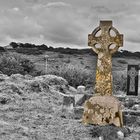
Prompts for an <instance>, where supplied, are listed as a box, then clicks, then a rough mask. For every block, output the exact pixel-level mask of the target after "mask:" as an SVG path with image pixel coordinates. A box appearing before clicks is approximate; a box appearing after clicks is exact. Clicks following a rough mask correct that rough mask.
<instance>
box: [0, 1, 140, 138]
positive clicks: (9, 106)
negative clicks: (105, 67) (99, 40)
mask: <svg viewBox="0 0 140 140" xmlns="http://www.w3.org/2000/svg"><path fill="white" fill-rule="evenodd" d="M139 7H140V1H138V0H135V1H131V0H125V1H121V0H118V1H112V0H104V1H103V0H98V1H95V0H87V1H85V0H75V1H74V0H71V1H68V0H65V1H64V0H20V1H19V0H4V1H2V0H0V18H1V21H0V46H1V47H0V140H98V139H102V137H104V139H105V140H121V139H124V140H139V139H140V76H139V86H138V96H131V97H130V96H127V95H126V94H127V88H128V87H127V67H128V65H129V64H131V65H132V64H133V65H139V68H140V47H139V45H140V38H139V34H140V30H139V25H140V20H139V19H140V15H139V13H140V8H139ZM100 20H112V21H113V26H114V27H116V28H117V29H118V30H119V31H120V33H122V34H123V35H124V46H123V47H122V48H120V49H119V51H118V52H117V53H115V54H114V55H113V58H112V73H113V94H114V96H117V97H118V99H119V100H120V101H121V102H122V110H123V112H124V113H123V115H124V116H123V119H124V127H123V128H118V127H115V126H113V125H108V126H102V127H101V126H97V125H84V124H83V123H81V118H82V111H83V110H82V107H83V103H84V101H85V100H86V99H87V98H88V97H89V96H91V95H94V90H93V89H94V86H95V73H96V63H97V55H96V54H95V53H94V52H93V51H92V50H91V48H90V47H88V45H87V42H88V34H89V33H91V32H92V31H93V30H94V29H95V28H96V27H97V26H98V25H99V21H100ZM74 100H75V101H74Z"/></svg>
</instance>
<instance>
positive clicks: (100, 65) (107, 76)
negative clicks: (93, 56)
mask: <svg viewBox="0 0 140 140" xmlns="http://www.w3.org/2000/svg"><path fill="white" fill-rule="evenodd" d="M111 30H113V31H114V33H115V36H111V34H110V31H111ZM99 31H101V35H100V36H96V35H97V33H98V32H99ZM96 44H100V46H101V47H98V48H97V47H96ZM112 44H114V45H115V47H114V48H111V45H112ZM122 45H123V35H122V34H119V32H118V31H117V30H116V29H115V28H114V27H112V21H100V26H99V27H97V28H96V29H95V30H94V31H93V32H92V33H91V34H89V35H88V46H91V47H92V49H93V51H94V52H95V53H97V54H98V60H97V68H96V84H95V93H96V94H98V95H112V54H113V53H115V52H116V51H117V50H118V48H119V47H121V46H122Z"/></svg>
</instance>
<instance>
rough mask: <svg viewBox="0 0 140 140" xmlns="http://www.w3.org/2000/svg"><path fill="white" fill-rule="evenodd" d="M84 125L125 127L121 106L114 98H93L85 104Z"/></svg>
mask: <svg viewBox="0 0 140 140" xmlns="http://www.w3.org/2000/svg"><path fill="white" fill-rule="evenodd" d="M82 122H83V123H84V124H98V125H106V124H114V125H116V126H120V127H122V126H123V119H122V112H121V104H120V102H119V100H118V99H117V98H116V97H114V96H93V97H91V98H90V99H89V100H87V101H86V102H85V104H84V113H83V117H82Z"/></svg>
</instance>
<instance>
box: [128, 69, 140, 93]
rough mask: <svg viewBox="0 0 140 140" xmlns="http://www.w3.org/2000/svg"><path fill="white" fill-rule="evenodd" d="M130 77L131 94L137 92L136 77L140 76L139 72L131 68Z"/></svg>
mask: <svg viewBox="0 0 140 140" xmlns="http://www.w3.org/2000/svg"><path fill="white" fill-rule="evenodd" d="M128 75H129V76H130V79H131V80H130V86H129V91H131V92H135V78H136V76H137V75H138V71H136V69H135V68H133V67H132V68H131V69H130V70H129V71H128Z"/></svg>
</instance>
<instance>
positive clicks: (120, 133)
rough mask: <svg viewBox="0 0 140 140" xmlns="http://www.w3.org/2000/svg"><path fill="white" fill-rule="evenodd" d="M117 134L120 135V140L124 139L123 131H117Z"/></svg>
mask: <svg viewBox="0 0 140 140" xmlns="http://www.w3.org/2000/svg"><path fill="white" fill-rule="evenodd" d="M117 135H118V138H119V139H120V140H123V139H124V133H123V132H122V131H118V132H117Z"/></svg>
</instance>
